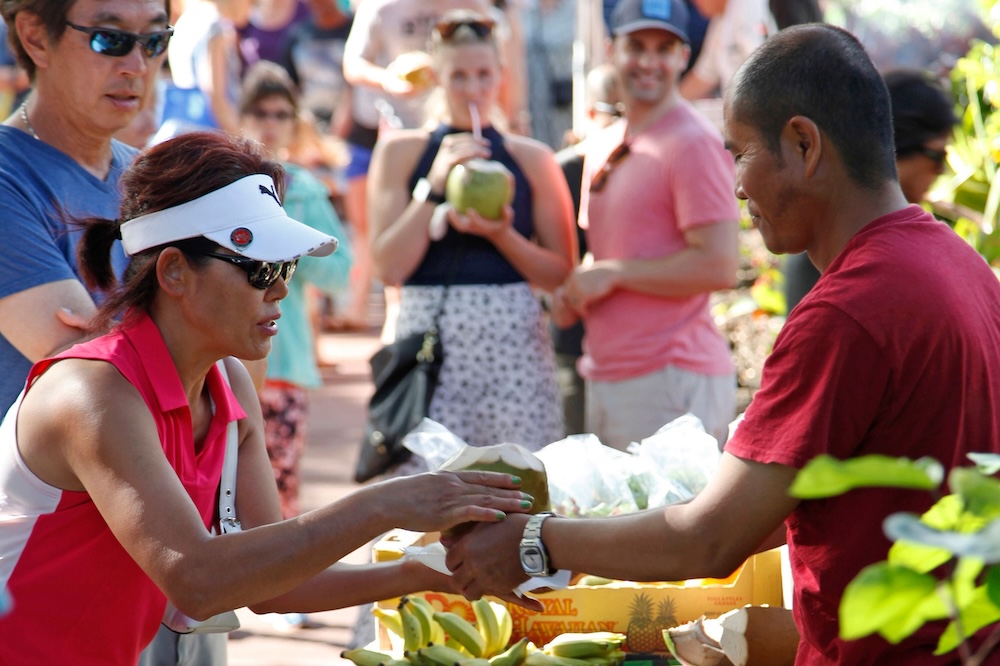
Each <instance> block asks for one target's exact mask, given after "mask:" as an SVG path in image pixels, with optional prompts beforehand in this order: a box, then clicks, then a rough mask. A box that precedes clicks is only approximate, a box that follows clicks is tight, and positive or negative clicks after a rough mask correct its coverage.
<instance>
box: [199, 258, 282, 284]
mask: <svg viewBox="0 0 1000 666" xmlns="http://www.w3.org/2000/svg"><path fill="white" fill-rule="evenodd" d="M201 255H202V256H204V257H211V258H212V259H221V260H222V261H228V262H229V263H231V264H233V265H235V266H239V267H240V268H241V269H243V270H244V271H245V272H246V274H247V281H248V282H249V283H250V286H251V287H253V288H255V289H268V288H269V287H270V286H271V285H273V284H274V283H275V282H277V281H278V278H279V277H280V278H281V279H282V280H284V281H285V283H287V282H288V281H289V280H291V279H292V275H294V274H295V267H296V266H297V265H298V263H299V262H298V259H295V260H292V261H274V262H268V261H258V260H257V259H250V258H249V257H241V256H240V255H238V254H222V253H221V252H202V253H201Z"/></svg>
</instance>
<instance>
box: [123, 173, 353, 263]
mask: <svg viewBox="0 0 1000 666" xmlns="http://www.w3.org/2000/svg"><path fill="white" fill-rule="evenodd" d="M121 236H122V247H123V248H124V249H125V253H126V254H128V255H129V256H131V255H133V254H136V253H138V252H142V251H143V250H148V249H149V248H151V247H158V246H160V245H166V244H168V243H173V242H174V241H179V240H183V239H185V238H197V237H198V236H204V237H205V238H208V239H209V240H212V241H214V242H216V243H218V244H219V245H221V246H222V247H224V248H227V249H229V250H232V251H233V252H236V253H237V254H239V255H241V256H244V257H248V258H250V259H256V260H257V261H267V262H278V261H292V260H293V259H298V258H299V257H301V256H303V255H307V254H311V255H315V256H318V257H325V256H326V255H328V254H332V253H333V251H334V250H336V249H337V239H336V238H334V237H333V236H328V235H326V234H324V233H320V232H319V231H316V230H315V229H313V228H312V227H310V226H307V225H305V224H302V223H301V222H298V221H296V220H293V219H292V218H290V217H288V215H286V214H285V209H284V208H282V207H281V202H279V201H278V195H277V193H276V190H275V187H274V181H273V180H271V177H270V176H265V175H263V174H254V175H252V176H247V177H245V178H241V179H239V180H238V181H236V182H235V183H232V184H230V185H227V186H225V187H223V188H222V189H219V190H215V191H214V192H209V193H208V194H206V195H205V196H202V197H198V198H197V199H194V200H192V201H188V202H186V203H182V204H181V205H179V206H174V207H172V208H166V209H164V210H158V211H156V212H155V213H150V214H149V215H140V216H139V217H135V218H132V219H131V220H129V221H127V222H125V223H124V224H122V226H121Z"/></svg>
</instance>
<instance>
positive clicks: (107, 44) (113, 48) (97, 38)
mask: <svg viewBox="0 0 1000 666" xmlns="http://www.w3.org/2000/svg"><path fill="white" fill-rule="evenodd" d="M66 25H68V26H69V27H71V28H73V29H74V30H79V31H80V32H85V33H87V34H88V35H90V50H91V51H93V52H94V53H100V54H101V55H106V56H111V57H113V58H120V57H122V56H126V55H128V54H129V53H131V52H132V47H134V46H135V45H136V43H137V42H138V44H139V46H141V47H142V52H143V53H145V54H146V57H147V58H155V57H157V56H161V55H163V53H164V52H165V51H166V50H167V44H169V43H170V37H171V36H172V35H173V34H174V29H173V28H172V27H170V26H167V28H166V30H161V31H159V32H151V33H148V34H145V35H137V34H136V33H134V32H126V31H125V30H115V29H114V28H88V27H86V26H82V25H77V24H75V23H70V22H69V21H66Z"/></svg>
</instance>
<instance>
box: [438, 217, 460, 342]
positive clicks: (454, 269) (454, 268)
mask: <svg viewBox="0 0 1000 666" xmlns="http://www.w3.org/2000/svg"><path fill="white" fill-rule="evenodd" d="M459 233H461V232H459ZM462 236H463V238H462V242H461V243H460V244H459V245H458V249H457V250H456V251H455V254H454V255H453V256H452V261H451V266H450V267H449V268H448V279H447V280H446V281H445V283H444V293H443V294H441V301H440V302H439V303H438V307H437V312H435V313H434V320H433V322H432V323H431V330H432V331H438V332H440V329H439V328H438V322H439V321H440V320H441V315H442V314H443V313H444V302H445V301H446V300H448V290H449V289H450V288H451V285H452V284H453V283H454V282H455V276H456V275H457V274H458V269H459V267H460V266H461V265H462V259H464V258H465V250H466V249H467V248H468V247H469V238H468V237H467V236H468V234H462Z"/></svg>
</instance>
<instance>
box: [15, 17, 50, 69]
mask: <svg viewBox="0 0 1000 666" xmlns="http://www.w3.org/2000/svg"><path fill="white" fill-rule="evenodd" d="M14 25H15V27H16V28H17V37H18V39H19V40H20V42H21V46H22V47H24V50H25V52H26V53H27V54H28V57H29V58H31V60H32V62H34V63H35V67H36V68H38V69H45V68H47V67H48V66H49V56H50V53H51V51H52V47H53V46H54V44H53V42H52V41H51V40H50V39H49V33H48V31H47V30H46V29H45V24H44V23H42V19H41V18H39V16H38V15H37V14H35V13H34V12H30V11H20V12H18V13H17V16H15V17H14Z"/></svg>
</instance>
